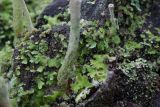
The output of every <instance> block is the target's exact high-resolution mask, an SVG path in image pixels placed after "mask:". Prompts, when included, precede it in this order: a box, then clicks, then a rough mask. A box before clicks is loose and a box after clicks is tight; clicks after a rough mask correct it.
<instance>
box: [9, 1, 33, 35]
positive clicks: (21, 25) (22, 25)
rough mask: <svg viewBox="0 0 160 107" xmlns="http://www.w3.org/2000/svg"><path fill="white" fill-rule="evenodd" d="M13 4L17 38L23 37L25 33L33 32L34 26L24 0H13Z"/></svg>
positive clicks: (14, 26)
mask: <svg viewBox="0 0 160 107" xmlns="http://www.w3.org/2000/svg"><path fill="white" fill-rule="evenodd" d="M12 3H13V28H14V31H15V34H16V35H17V36H22V35H23V33H24V32H25V31H28V32H31V31H32V30H33V28H34V27H33V24H32V21H31V17H30V15H29V12H28V9H27V6H26V4H25V1H24V0H12Z"/></svg>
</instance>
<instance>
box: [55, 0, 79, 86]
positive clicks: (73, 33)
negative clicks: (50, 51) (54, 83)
mask: <svg viewBox="0 0 160 107" xmlns="http://www.w3.org/2000/svg"><path fill="white" fill-rule="evenodd" d="M69 8H70V12H71V27H70V37H69V44H68V49H67V52H66V55H65V58H64V60H63V62H62V66H61V68H60V69H59V72H58V77H57V79H58V85H59V86H62V88H66V85H67V82H68V80H69V79H70V78H72V77H73V75H74V69H73V68H74V64H75V62H76V59H77V51H78V47H79V38H80V16H81V13H80V10H81V0H70V3H69Z"/></svg>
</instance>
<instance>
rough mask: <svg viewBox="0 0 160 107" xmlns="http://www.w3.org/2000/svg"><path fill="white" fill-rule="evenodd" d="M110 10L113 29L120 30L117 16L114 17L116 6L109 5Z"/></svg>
mask: <svg viewBox="0 0 160 107" xmlns="http://www.w3.org/2000/svg"><path fill="white" fill-rule="evenodd" d="M108 9H109V14H110V21H111V24H112V27H113V29H115V30H116V29H119V26H118V23H117V20H116V18H115V15H114V4H109V5H108Z"/></svg>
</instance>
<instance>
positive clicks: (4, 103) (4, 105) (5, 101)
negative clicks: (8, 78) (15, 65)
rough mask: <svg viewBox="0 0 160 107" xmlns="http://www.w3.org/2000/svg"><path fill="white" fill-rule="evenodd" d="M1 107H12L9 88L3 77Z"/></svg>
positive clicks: (0, 80) (1, 82)
mask: <svg viewBox="0 0 160 107" xmlns="http://www.w3.org/2000/svg"><path fill="white" fill-rule="evenodd" d="M0 107H12V106H11V103H10V100H9V95H8V88H7V85H6V83H5V80H4V79H3V78H2V77H0Z"/></svg>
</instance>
